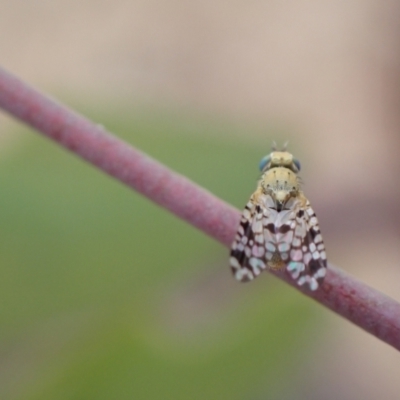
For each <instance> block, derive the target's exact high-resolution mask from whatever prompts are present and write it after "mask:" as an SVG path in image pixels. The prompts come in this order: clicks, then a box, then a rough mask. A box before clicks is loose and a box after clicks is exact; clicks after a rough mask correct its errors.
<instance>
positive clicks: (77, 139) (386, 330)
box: [0, 69, 400, 350]
mask: <svg viewBox="0 0 400 400" xmlns="http://www.w3.org/2000/svg"><path fill="white" fill-rule="evenodd" d="M0 107H2V108H3V109H4V110H6V111H8V112H9V113H10V114H12V115H13V116H14V117H16V118H18V119H20V120H21V121H23V122H25V123H26V124H28V125H30V126H32V127H34V128H36V129H37V130H38V131H39V132H41V133H42V134H44V135H46V136H48V137H50V138H51V139H53V140H54V141H56V142H57V143H58V144H60V145H61V146H64V147H65V148H67V149H69V150H70V151H72V152H74V153H76V154H78V155H79V156H81V157H82V158H83V159H85V160H86V161H88V162H90V163H92V164H93V165H95V166H97V167H98V168H100V169H102V170H103V171H105V172H106V173H108V174H109V175H112V176H114V177H115V178H117V179H119V180H120V181H122V182H124V183H125V184H127V185H129V186H130V187H131V188H133V189H135V190H137V191H138V192H140V193H142V194H143V195H144V196H146V197H148V198H149V199H151V200H152V201H154V202H155V203H157V204H159V205H160V206H162V207H165V208H167V209H168V210H170V211H171V212H172V213H174V214H175V215H177V216H179V217H180V218H182V219H184V220H186V221H187V222H189V223H190V224H192V225H194V226H196V227H197V228H199V229H201V230H202V231H203V232H205V233H207V234H208V235H210V236H212V237H214V238H215V239H217V240H218V241H220V242H221V243H223V244H225V245H230V243H231V241H232V240H233V237H234V235H235V231H236V228H237V225H238V221H239V211H238V210H236V209H235V208H233V207H232V206H230V205H228V204H226V203H225V202H223V201H222V200H220V199H218V198H216V197H215V196H213V195H212V194H211V193H209V192H208V191H206V190H204V189H202V188H200V187H199V186H197V185H196V184H194V183H193V182H191V181H189V180H188V179H186V178H185V177H183V176H181V175H179V174H177V173H175V172H172V171H171V170H169V169H168V168H166V167H165V166H163V165H162V164H160V163H159V162H157V161H155V160H153V159H152V158H150V157H149V156H147V155H145V154H143V153H142V152H140V151H138V150H136V149H134V148H133V147H131V146H129V145H128V144H126V143H125V142H123V141H121V140H120V139H117V138H116V137H115V136H113V135H111V134H109V133H108V132H106V131H105V130H104V129H103V128H102V127H100V126H98V125H96V124H94V123H92V122H90V121H89V120H87V119H86V118H84V117H82V116H80V115H78V114H76V113H75V112H73V111H71V110H69V109H68V108H67V107H65V106H63V105H61V104H59V103H57V102H55V101H54V100H52V99H50V98H48V97H46V96H44V95H43V94H41V93H39V92H38V91H36V90H35V89H33V88H31V87H29V86H28V85H26V84H25V83H23V82H21V81H20V80H18V79H17V78H15V77H13V76H12V75H10V74H9V73H7V72H6V71H4V70H2V69H0ZM280 278H282V279H283V280H285V281H286V282H287V283H289V284H291V285H292V286H294V287H296V288H297V289H298V290H300V291H301V292H303V293H304V294H306V295H307V296H310V297H312V298H313V299H315V300H316V301H318V302H319V303H321V304H323V305H325V306H326V307H328V308H329V309H331V310H333V311H334V312H336V313H338V314H340V315H341V316H343V317H344V318H347V319H348V320H350V321H352V322H353V323H355V324H356V325H358V326H360V327H361V328H363V329H365V330H366V331H367V332H370V333H371V334H373V335H375V336H376V337H378V338H380V339H381V340H383V341H385V342H386V343H388V344H390V345H392V346H393V347H395V348H396V349H398V350H400V304H399V303H397V302H396V301H394V300H393V299H391V298H389V297H387V296H385V295H383V294H382V293H380V292H378V291H376V290H375V289H372V288H370V287H369V286H367V285H365V284H364V283H362V282H360V281H358V280H356V279H355V278H353V277H351V276H350V275H348V274H346V273H345V272H343V271H342V270H340V269H338V268H336V267H334V266H332V265H330V268H329V273H328V275H327V276H326V278H325V282H324V284H323V286H322V288H321V289H319V290H318V291H317V292H316V293H312V292H309V291H308V290H306V289H302V288H299V287H298V286H296V285H295V284H294V283H293V281H291V280H290V278H288V277H286V276H280Z"/></svg>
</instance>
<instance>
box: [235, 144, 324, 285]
mask: <svg viewBox="0 0 400 400" xmlns="http://www.w3.org/2000/svg"><path fill="white" fill-rule="evenodd" d="M260 170H261V172H262V176H261V179H260V181H259V182H258V186H257V189H256V191H255V192H254V193H253V194H252V196H251V197H250V200H249V202H248V203H247V204H246V207H245V208H244V210H243V213H242V217H241V220H240V224H239V228H238V230H237V233H236V237H235V240H234V242H233V243H232V248H231V253H230V266H231V269H232V272H233V275H234V276H235V278H236V279H237V280H239V281H241V282H247V281H251V280H253V279H254V278H256V277H257V276H258V275H259V274H260V273H261V271H263V270H265V269H267V268H268V269H272V270H284V269H285V270H286V271H287V272H288V273H289V275H290V276H291V277H292V278H293V279H294V280H295V281H296V282H297V284H298V285H300V286H302V285H308V287H309V289H310V290H312V291H314V290H317V289H318V287H319V286H320V284H321V283H322V281H323V279H324V277H325V275H326V268H327V261H326V253H325V246H324V242H323V240H322V236H321V233H320V229H319V226H318V220H317V217H316V215H315V213H314V211H313V209H312V208H311V205H310V203H309V201H308V200H307V198H306V197H305V196H304V194H303V192H302V190H301V185H300V183H301V182H300V178H299V176H298V173H299V172H300V162H299V161H298V160H297V159H295V158H294V157H293V155H292V154H290V153H289V152H287V151H286V146H285V148H284V149H283V150H282V151H276V147H275V146H274V148H273V151H272V152H271V153H270V154H269V155H267V156H265V157H264V158H263V159H262V160H261V162H260Z"/></svg>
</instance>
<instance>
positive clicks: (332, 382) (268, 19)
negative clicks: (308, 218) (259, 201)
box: [0, 0, 400, 400]
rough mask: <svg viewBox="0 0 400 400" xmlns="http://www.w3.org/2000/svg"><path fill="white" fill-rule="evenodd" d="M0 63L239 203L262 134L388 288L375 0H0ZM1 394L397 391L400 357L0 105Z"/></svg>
mask: <svg viewBox="0 0 400 400" xmlns="http://www.w3.org/2000/svg"><path fill="white" fill-rule="evenodd" d="M0 9H1V12H0V49H1V53H0V54H1V63H2V66H3V67H5V68H7V69H8V70H10V71H12V72H13V73H14V74H16V75H18V76H20V77H21V78H22V79H24V80H26V81H28V82H30V83H31V84H33V85H35V86H36V87H38V88H39V89H41V90H43V91H45V92H47V93H49V94H50V95H51V96H53V97H56V98H58V99H59V100H60V101H61V102H63V103H66V104H68V105H70V106H71V107H73V108H75V109H76V110H78V111H79V112H81V113H83V114H84V115H86V116H88V117H89V118H91V119H92V120H94V121H96V122H98V123H100V124H102V125H104V126H105V127H106V128H107V129H109V130H111V131H112V132H114V133H115V134H116V135H118V136H119V137H121V138H124V139H125V140H127V141H128V142H130V143H131V144H133V145H134V146H137V147H139V148H140V149H142V150H143V151H145V152H147V153H148V154H150V155H151V156H153V157H155V158H157V159H158V160H160V161H161V162H163V163H165V164H166V165H168V166H169V167H171V168H173V169H174V170H176V171H179V172H180V173H182V174H184V175H186V176H188V177H189V178H191V179H193V180H194V181H195V182H198V183H199V184H200V185H202V186H204V187H206V188H207V189H209V190H210V191H211V192H213V193H215V194H216V195H218V196H220V197H222V198H223V199H225V200H226V201H228V202H230V203H232V204H234V205H235V206H237V207H238V208H242V206H243V205H244V204H245V203H246V201H247V199H248V197H249V195H250V193H251V192H252V190H253V189H254V187H255V182H256V180H257V178H258V170H257V165H258V161H259V159H260V158H261V157H262V156H263V155H264V154H266V153H267V152H269V150H270V146H271V143H272V141H273V140H276V141H277V142H278V143H281V144H282V143H283V142H285V141H286V140H289V142H290V147H289V149H290V150H291V151H292V152H293V153H295V155H296V156H297V157H298V158H299V159H300V160H301V162H302V167H303V168H302V177H303V180H304V181H305V192H306V194H307V196H308V197H309V198H310V199H311V202H312V204H313V207H314V209H316V210H317V213H318V216H319V220H320V225H321V228H322V232H323V234H324V238H325V243H326V247H327V251H328V257H329V260H330V261H331V262H332V263H334V264H336V265H339V266H340V267H342V268H343V269H345V270H347V271H348V272H349V273H351V274H354V275H356V276H357V277H358V278H359V279H361V280H363V281H365V282H366V283H368V284H369V285H371V286H373V287H375V288H377V289H379V290H381V291H383V292H384V293H387V294H388V295H390V296H392V297H394V298H396V299H397V300H400V266H399V259H400V246H399V239H400V232H399V223H400V206H399V199H400V193H399V192H400V191H399V185H398V179H399V178H398V177H399V174H400V161H399V160H400V158H399V156H398V150H399V148H400V137H399V129H400V113H399V111H400V89H399V81H400V46H399V44H398V43H399V38H400V25H399V18H400V5H399V3H398V2H396V1H386V0H384V1H378V0H368V1H360V0H351V1H347V2H338V1H333V0H328V1H324V2H320V1H316V0H314V1H304V0H296V1H295V0H291V1H285V2H279V1H273V0H264V1H253V2H248V1H233V2H224V1H221V0H213V1H208V0H205V1H202V2H196V1H181V0H177V1H172V2H171V1H169V2H167V1H162V0H146V1H142V0H131V1H124V0H113V1H90V0H81V1H79V2H78V1H73V0H51V1H49V0H37V1H25V0H0ZM0 185H1V186H0V187H1V195H0V398H1V399H6V400H9V399H13V400H14V399H15V400H17V399H18V400H19V399H24V400H25V399H27V400H34V399H35V400H36V399H38V400H39V399H40V400H43V399H57V400H58V399H61V400H63V399H96V400H97V399H121V400H123V399H228V398H229V399H254V400H258V399H260V400H261V399H268V400H269V399H310V400H312V399H321V398H323V399H326V400H330V399H332V400H333V399H337V398H346V399H363V400H365V399H367V400H368V399H377V398H385V399H398V398H399V393H400V380H399V379H398V377H399V371H400V356H399V354H398V353H397V352H396V351H395V350H394V349H392V348H390V347H389V346H387V345H385V344H383V343H381V342H379V341H378V340H377V339H375V338H374V337H372V336H369V335H368V334H366V333H365V332H363V331H361V330H360V329H359V328H357V327H355V326H352V325H351V324H350V323H348V322H347V321H345V320H343V319H341V318H339V317H338V316H336V315H334V314H332V313H331V312H329V311H327V310H326V309H324V308H322V307H321V306H319V305H318V304H316V303H314V302H312V301H311V300H309V299H306V298H304V296H302V295H301V294H300V293H298V292H296V291H294V290H293V289H291V288H289V287H287V286H286V285H284V284H283V283H281V282H279V281H278V280H276V279H275V278H274V277H272V276H270V275H268V274H265V275H264V276H262V277H261V278H259V279H258V280H257V281H255V282H253V283H252V284H251V285H239V284H237V283H236V282H234V281H233V279H232V277H231V276H230V272H229V270H228V267H227V249H225V248H223V247H222V246H220V245H219V244H216V243H215V242H214V241H213V240H211V239H210V238H207V237H205V236H204V235H203V234H202V233H200V232H198V231H196V230H195V229H194V228H192V227H190V226H188V225H186V224H185V223H184V222H182V221H179V220H177V219H176V218H175V217H173V216H172V215H170V214H168V213H167V212H166V211H164V210H162V209H160V208H158V207H157V206H155V205H153V204H152V203H150V202H149V201H147V200H146V199H144V198H142V197H140V196H139V195H137V194H135V193H133V192H132V191H130V190H129V189H128V188H126V187H123V186H122V185H121V184H120V183H118V182H116V181H114V180H112V179H111V178H109V177H108V176H105V175H103V174H102V173H101V172H99V171H97V170H95V169H94V168H93V167H91V166H89V165H87V164H85V163H84V162H82V161H81V160H79V159H77V158H76V157H75V156H73V155H71V154H69V153H67V152H65V151H63V150H61V149H59V148H58V147H57V146H56V145H54V144H53V143H51V142H49V141H48V140H47V139H45V138H43V137H41V136H40V135H38V134H37V133H35V132H33V131H32V130H30V129H28V128H26V127H23V126H22V125H20V124H19V123H17V122H15V121H13V120H12V119H11V118H10V117H8V116H7V115H5V114H0Z"/></svg>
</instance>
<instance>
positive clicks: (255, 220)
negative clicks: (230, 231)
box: [230, 198, 266, 282]
mask: <svg viewBox="0 0 400 400" xmlns="http://www.w3.org/2000/svg"><path fill="white" fill-rule="evenodd" d="M262 221H263V210H262V209H261V207H260V206H259V205H257V204H255V202H254V201H253V198H251V199H250V201H249V202H248V203H247V204H246V207H245V208H244V210H243V213H242V217H241V219H240V224H239V228H238V230H237V232H236V237H235V240H234V242H233V243H232V248H231V257H230V266H231V269H232V272H233V275H234V276H235V278H236V279H237V280H238V281H241V282H247V281H250V280H252V279H254V278H255V277H257V276H258V275H259V274H260V273H261V271H262V270H264V269H265V268H266V264H265V261H264V254H265V246H264V243H265V240H264V235H263V230H264V229H263V226H262Z"/></svg>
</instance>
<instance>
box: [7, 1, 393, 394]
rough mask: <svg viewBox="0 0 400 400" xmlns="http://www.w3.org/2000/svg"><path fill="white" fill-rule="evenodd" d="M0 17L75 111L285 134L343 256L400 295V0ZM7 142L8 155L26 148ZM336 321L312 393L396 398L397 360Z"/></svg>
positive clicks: (12, 42)
mask: <svg viewBox="0 0 400 400" xmlns="http://www.w3.org/2000/svg"><path fill="white" fill-rule="evenodd" d="M0 10H1V11H0V49H1V52H0V54H1V63H2V65H3V67H5V68H6V69H8V70H10V71H11V72H13V73H14V74H16V75H18V76H19V77H21V78H22V79H24V80H25V81H27V82H29V83H31V84H33V85H35V86H36V87H38V88H40V89H42V90H43V91H45V92H47V93H49V94H50V95H52V96H55V97H58V98H59V99H60V100H61V101H69V100H68V99H73V101H76V102H80V103H81V104H84V103H85V102H89V101H93V100H92V99H96V102H99V103H101V104H103V105H104V106H106V105H107V102H113V101H115V102H116V103H122V102H124V103H125V104H129V107H132V109H135V108H137V109H145V108H149V109H151V108H152V107H157V108H161V109H163V110H167V111H168V110H180V111H179V112H183V113H185V112H187V113H196V114H198V115H218V116H220V118H223V119H227V120H230V121H231V122H232V123H237V124H239V125H241V126H246V124H247V123H248V124H251V125H252V126H254V125H257V126H259V127H260V128H259V129H251V130H249V131H245V130H244V131H243V133H242V136H241V138H237V135H236V134H234V133H232V135H231V136H230V134H229V132H225V135H226V138H225V139H226V140H252V141H256V142H258V143H260V144H261V143H262V137H263V136H262V135H263V129H262V127H263V126H266V125H273V126H275V127H277V129H278V130H280V131H281V132H283V136H285V137H286V138H287V139H289V141H290V143H292V145H293V147H295V148H296V147H300V148H301V154H300V155H299V158H300V159H301V161H302V166H303V174H302V175H303V178H304V180H305V182H306V186H305V192H306V194H307V196H308V197H309V198H310V199H311V201H312V202H313V204H314V208H315V209H316V210H317V212H318V216H319V219H320V223H321V226H322V231H323V233H324V238H325V242H326V247H327V250H328V256H330V261H331V262H332V263H334V264H336V265H338V266H340V267H342V268H343V269H345V270H347V271H349V272H350V273H352V274H354V275H356V276H357V277H358V278H359V279H361V280H363V281H365V282H367V283H368V284H369V285H371V286H373V287H375V288H377V289H379V290H381V291H383V292H384V293H387V294H388V295H390V296H392V297H394V298H396V299H397V300H399V301H400V264H399V259H400V246H399V239H400V232H399V223H400V214H399V212H400V207H399V199H400V190H399V185H398V180H399V178H398V176H399V174H400V158H399V156H398V149H399V148H400V136H399V130H400V112H399V111H400V108H399V107H400V87H399V82H400V46H399V39H400V22H399V21H400V3H399V2H396V1H377V0H368V1H356V0H353V1H347V2H344V1H342V2H338V1H324V2H320V1H304V0H300V1H285V2H280V1H270V0H266V1H254V2H246V1H231V2H224V1H218V0H213V1H208V0H205V1H202V2H195V1H191V2H188V1H172V2H171V1H169V2H166V1H161V0H157V1H156V0H147V1H140V0H139V1H137V0H136V1H124V0H114V1H90V0H86V1H79V2H78V1H72V0H70V1H62V0H58V1H54V0H52V1H49V0H47V1H45V0H38V1H22V0H13V1H7V0H3V1H0ZM174 112H176V111H174ZM0 118H1V119H0V122H1V123H2V124H3V126H4V127H6V126H9V125H10V124H11V125H12V124H13V123H12V122H10V119H9V118H8V117H5V116H4V115H1V116H0ZM99 122H101V121H99ZM6 133H7V131H6V130H4V134H3V133H1V135H2V136H3V140H2V141H0V146H2V147H3V148H2V149H1V151H2V153H3V152H4V151H7V149H9V150H11V149H12V148H13V147H14V146H18V143H19V141H18V140H13V138H12V137H11V135H9V134H8V135H6ZM117 133H118V132H117ZM188 134H194V133H193V132H188ZM265 146H266V152H267V151H268V148H269V146H270V143H269V141H268V142H266V143H265ZM289 149H290V147H289ZM255 162H257V160H255ZM226 179H229V177H228V176H227V177H226ZM249 179H253V177H249ZM315 307H318V306H315ZM328 323H329V326H330V328H329V333H328V334H324V337H323V339H320V340H318V348H317V349H316V351H315V354H312V355H311V356H310V359H309V360H305V365H304V369H305V370H306V371H307V372H306V374H307V376H308V377H309V379H310V380H309V386H308V387H302V388H301V389H299V390H301V391H302V395H304V396H305V397H304V398H308V399H321V398H324V399H337V398H346V399H350V398H351V399H376V398H385V399H397V398H398V396H399V393H400V380H399V379H398V376H399V371H400V356H399V355H398V353H396V352H395V350H393V349H392V348H390V347H389V346H387V345H385V344H383V343H381V342H379V341H378V340H377V339H375V338H373V337H371V336H369V335H367V334H365V333H363V332H360V330H359V329H358V328H356V327H353V326H351V325H350V324H349V323H347V322H346V321H343V320H341V319H339V318H338V317H336V316H333V315H329V321H328ZM310 340H313V338H310ZM300 386H301V385H300ZM328 389H329V390H328Z"/></svg>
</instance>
